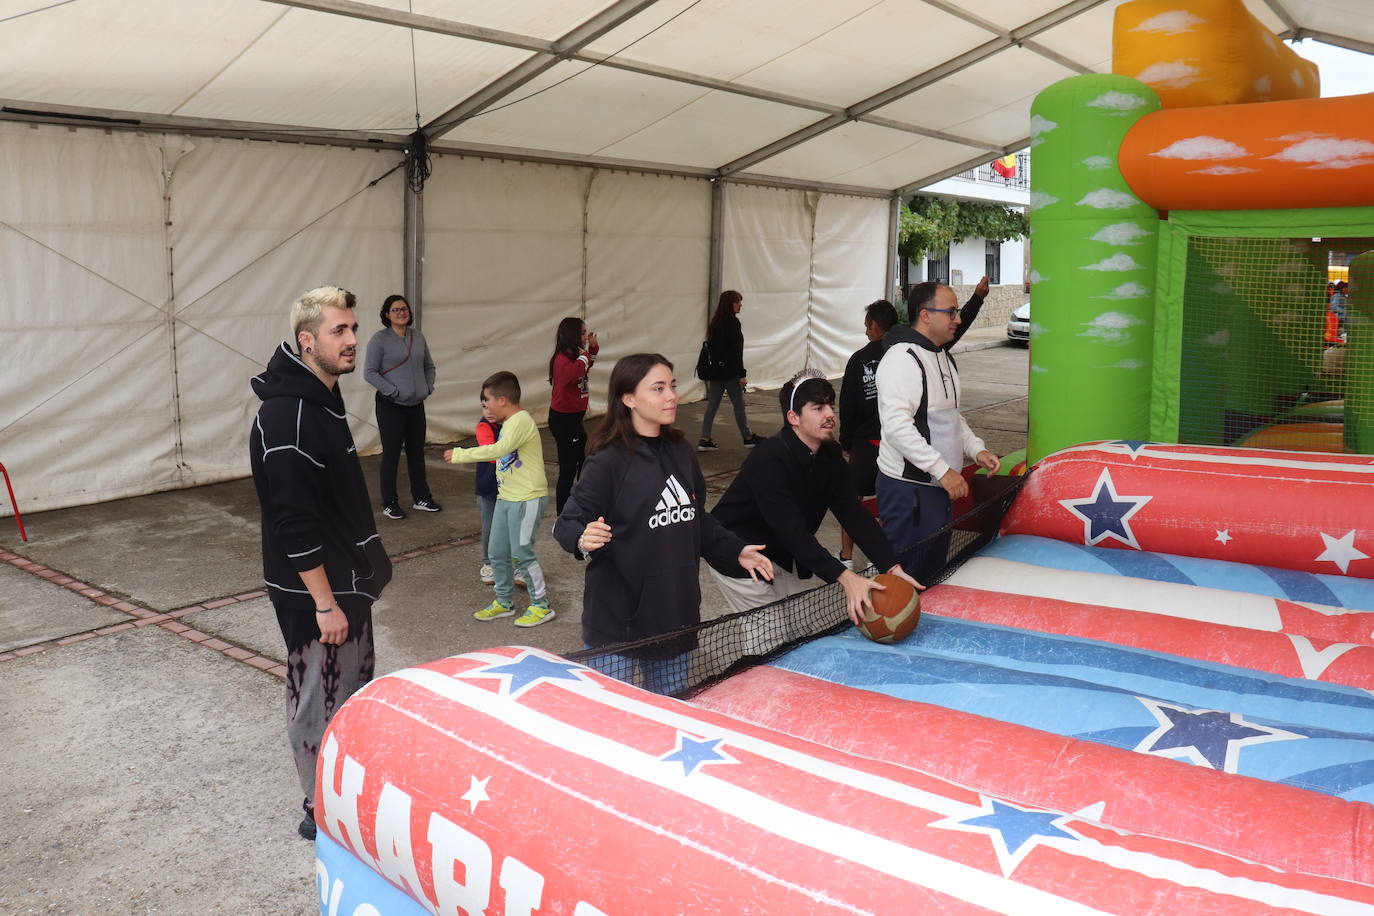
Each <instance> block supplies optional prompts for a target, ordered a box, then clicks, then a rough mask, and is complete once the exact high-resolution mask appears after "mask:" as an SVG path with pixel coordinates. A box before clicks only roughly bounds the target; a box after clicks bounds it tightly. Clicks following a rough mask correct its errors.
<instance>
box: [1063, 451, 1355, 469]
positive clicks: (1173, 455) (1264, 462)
mask: <svg viewBox="0 0 1374 916" xmlns="http://www.w3.org/2000/svg"><path fill="white" fill-rule="evenodd" d="M1147 448H1148V450H1143V451H1138V452H1135V453H1134V454H1133V457H1135V458H1160V459H1166V460H1169V461H1177V462H1180V463H1183V464H1187V463H1197V464H1239V465H1249V466H1255V465H1261V466H1263V467H1273V468H1290V469H1293V470H1300V471H1340V472H1343V473H1351V474H1374V462H1368V461H1366V462H1355V461H1352V460H1351V459H1350V456H1349V455H1339V454H1337V453H1335V452H1322V453H1320V454H1326V455H1331V457H1333V458H1338V459H1340V460H1338V461H1305V460H1303V459H1301V458H1280V457H1279V456H1280V455H1292V454H1293V453H1292V452H1285V451H1280V450H1277V449H1266V448H1252V449H1245V448H1228V449H1226V453H1225V454H1215V453H1212V452H1179V451H1168V450H1166V449H1165V448H1163V447H1160V446H1154V445H1151V446H1148V447H1147ZM1054 454H1055V455H1068V454H1097V455H1111V456H1113V457H1121V456H1123V455H1132V452H1131V450H1130V448H1128V447H1127V446H1124V445H1121V446H1117V447H1115V448H1109V447H1104V446H1103V445H1100V444H1099V445H1075V446H1073V447H1071V448H1066V449H1060V450H1059V451H1057V452H1055V453H1054ZM1048 457H1053V456H1048ZM1047 460H1048V459H1047ZM1161 470H1162V469H1161Z"/></svg>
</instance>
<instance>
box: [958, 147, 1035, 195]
mask: <svg viewBox="0 0 1374 916" xmlns="http://www.w3.org/2000/svg"><path fill="white" fill-rule="evenodd" d="M954 177H955V178H962V179H964V180H965V181H976V182H979V183H980V184H995V185H998V186H999V187H1003V188H1020V189H1021V190H1026V189H1028V188H1030V156H1029V155H1028V154H1026V153H1017V154H1016V174H1015V175H1013V176H1011V177H1010V178H1003V177H1002V176H1001V175H999V174H997V173H996V172H995V171H993V168H992V163H990V162H989V163H988V164H987V165H980V166H978V167H977V168H976V169H969V170H968V171H966V172H960V173H959V174H958V175H955V176H954Z"/></svg>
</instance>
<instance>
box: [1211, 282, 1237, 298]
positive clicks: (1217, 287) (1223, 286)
mask: <svg viewBox="0 0 1374 916" xmlns="http://www.w3.org/2000/svg"><path fill="white" fill-rule="evenodd" d="M1212 292H1214V293H1216V294H1217V295H1219V296H1229V295H1231V294H1232V293H1234V292H1235V290H1234V289H1232V288H1231V284H1230V283H1227V282H1226V281H1225V280H1218V281H1217V282H1215V283H1213V284H1212Z"/></svg>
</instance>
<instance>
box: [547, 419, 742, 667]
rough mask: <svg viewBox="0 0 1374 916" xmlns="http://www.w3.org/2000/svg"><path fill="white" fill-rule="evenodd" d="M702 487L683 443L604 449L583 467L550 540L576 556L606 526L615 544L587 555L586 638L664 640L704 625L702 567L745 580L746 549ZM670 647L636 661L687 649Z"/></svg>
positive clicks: (597, 642)
mask: <svg viewBox="0 0 1374 916" xmlns="http://www.w3.org/2000/svg"><path fill="white" fill-rule="evenodd" d="M705 497H706V482H705V480H703V479H702V476H701V468H700V466H698V465H697V461H696V456H695V455H694V454H693V453H692V449H691V447H690V446H689V445H688V444H687V443H686V441H684V440H683V439H681V438H676V439H668V438H665V437H662V436H660V437H657V438H648V437H644V436H636V437H635V445H634V449H633V450H628V449H624V448H620V447H617V446H614V445H612V446H607V447H606V448H603V449H601V450H600V451H598V452H597V453H596V454H595V455H592V456H591V457H590V458H588V459H587V463H586V464H584V465H583V466H582V476H581V477H579V478H578V481H577V484H576V486H574V487H573V491H572V494H571V495H570V496H569V497H568V501H567V503H566V504H565V505H564V506H563V512H562V514H561V515H559V516H558V521H556V522H554V526H553V536H554V537H555V538H556V539H557V540H558V543H559V544H561V545H563V548H564V549H565V550H567V551H568V552H569V553H572V554H574V555H578V551H577V539H578V538H579V537H581V536H582V532H583V530H584V529H585V528H586V527H587V524H588V523H589V522H594V521H596V519H597V518H598V517H604V518H605V520H606V524H608V525H610V526H611V540H610V542H609V543H608V544H606V546H604V547H602V548H600V549H599V550H594V551H592V553H591V554H590V555H589V556H588V563H587V579H586V587H585V589H584V590H583V594H582V639H583V641H584V642H585V643H586V644H587V645H589V646H606V645H613V644H615V643H621V642H631V641H633V640H637V639H644V638H646V637H649V636H658V635H659V634H662V633H667V632H669V631H671V630H675V629H677V628H679V627H684V626H689V625H691V624H694V623H699V622H700V621H701V586H700V583H699V579H698V578H697V576H698V569H699V567H698V559H699V558H701V557H704V558H705V559H706V561H707V562H708V563H710V564H711V565H712V566H713V567H715V568H717V569H719V570H721V571H722V572H725V571H726V570H732V571H733V573H734V574H736V575H738V574H740V573H741V570H740V566H739V553H740V551H741V550H743V549H744V546H745V545H744V542H743V541H741V540H740V539H739V538H737V537H735V536H734V535H733V534H731V533H730V532H728V531H726V530H725V529H724V528H723V527H721V525H720V523H719V522H717V521H716V520H715V519H714V518H713V517H711V516H710V515H709V514H707V512H706V505H705ZM694 645H695V643H694V641H693V640H692V639H686V640H674V641H671V642H670V643H665V644H664V645H663V646H659V647H656V650H657V651H655V650H649V651H644V652H640V653H636V654H638V655H640V656H642V657H646V658H665V657H669V656H672V655H677V654H680V653H682V652H685V651H687V650H689V649H691V648H692V647H693V646H694Z"/></svg>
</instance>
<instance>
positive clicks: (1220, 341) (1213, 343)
mask: <svg viewBox="0 0 1374 916" xmlns="http://www.w3.org/2000/svg"><path fill="white" fill-rule="evenodd" d="M1202 342H1203V343H1205V344H1206V345H1207V346H1209V347H1224V346H1226V345H1227V344H1229V343H1230V342H1231V329H1230V328H1222V329H1221V330H1220V331H1217V332H1216V333H1214V334H1208V335H1207V336H1206V337H1204V338H1202Z"/></svg>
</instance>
